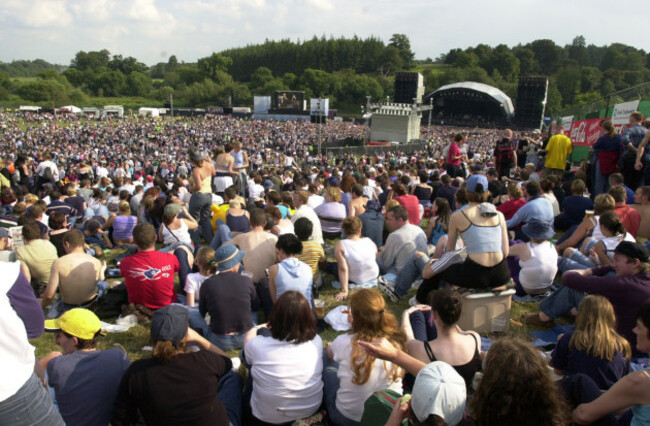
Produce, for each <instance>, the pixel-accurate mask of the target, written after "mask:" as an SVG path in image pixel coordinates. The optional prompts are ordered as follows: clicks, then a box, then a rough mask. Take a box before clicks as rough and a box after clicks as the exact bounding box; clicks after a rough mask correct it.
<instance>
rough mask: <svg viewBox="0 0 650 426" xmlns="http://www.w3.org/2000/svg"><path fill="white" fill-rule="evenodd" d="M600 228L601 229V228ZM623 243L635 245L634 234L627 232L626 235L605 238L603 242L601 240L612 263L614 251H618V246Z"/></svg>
mask: <svg viewBox="0 0 650 426" xmlns="http://www.w3.org/2000/svg"><path fill="white" fill-rule="evenodd" d="M598 228H600V226H599V227H598ZM622 241H630V242H632V243H635V242H636V239H635V238H634V237H633V236H632V234H630V233H629V232H626V233H625V235H614V236H611V237H604V238H603V239H602V240H600V242H601V243H603V245H604V246H605V250H606V251H607V257H609V258H610V259H611V261H612V262H613V261H614V250H615V249H616V246H617V245H619V244H620V243H621V242H622Z"/></svg>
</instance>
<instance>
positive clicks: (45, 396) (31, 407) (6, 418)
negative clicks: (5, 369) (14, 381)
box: [0, 373, 65, 426]
mask: <svg viewBox="0 0 650 426" xmlns="http://www.w3.org/2000/svg"><path fill="white" fill-rule="evenodd" d="M0 425H12V426H32V425H43V426H59V425H60V426H63V425H65V423H64V422H63V419H62V418H61V414H59V412H58V411H57V410H56V408H55V407H54V404H53V403H52V400H51V399H50V395H49V393H48V391H47V390H46V389H45V388H44V387H43V384H42V383H41V381H40V379H39V378H38V377H36V375H35V374H34V373H32V375H31V376H30V377H29V379H27V382H25V384H24V385H23V386H22V387H21V388H20V389H18V391H17V392H16V393H15V394H14V395H12V396H10V397H9V398H7V399H5V400H4V401H2V402H0Z"/></svg>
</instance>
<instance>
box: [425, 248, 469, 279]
mask: <svg viewBox="0 0 650 426" xmlns="http://www.w3.org/2000/svg"><path fill="white" fill-rule="evenodd" d="M447 253H449V252H447ZM447 253H445V254H444V255H442V256H441V257H440V259H438V260H436V261H435V262H433V263H432V264H431V269H433V272H435V273H436V274H437V273H438V272H441V271H444V270H445V269H447V268H449V267H450V266H451V265H455V264H457V263H463V262H464V261H465V256H464V255H463V254H462V253H460V252H458V251H454V252H452V253H451V254H447Z"/></svg>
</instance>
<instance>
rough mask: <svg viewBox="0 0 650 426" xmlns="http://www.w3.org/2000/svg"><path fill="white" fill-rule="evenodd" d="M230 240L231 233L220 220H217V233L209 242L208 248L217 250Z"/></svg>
mask: <svg viewBox="0 0 650 426" xmlns="http://www.w3.org/2000/svg"><path fill="white" fill-rule="evenodd" d="M230 240H232V233H231V232H230V228H229V227H228V225H226V224H225V222H224V221H223V220H221V219H217V232H216V234H214V237H213V238H212V240H211V241H210V248H212V249H213V250H217V249H218V248H219V247H221V245H222V244H223V243H225V242H227V241H230Z"/></svg>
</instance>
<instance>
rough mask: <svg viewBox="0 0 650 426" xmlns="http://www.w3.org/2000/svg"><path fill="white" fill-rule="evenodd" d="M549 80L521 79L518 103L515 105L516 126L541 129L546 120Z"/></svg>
mask: <svg viewBox="0 0 650 426" xmlns="http://www.w3.org/2000/svg"><path fill="white" fill-rule="evenodd" d="M547 94H548V78H546V77H519V85H518V86H517V102H516V103H515V126H516V127H518V128H521V129H539V128H541V126H542V122H543V120H544V108H545V107H546V95H547Z"/></svg>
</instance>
